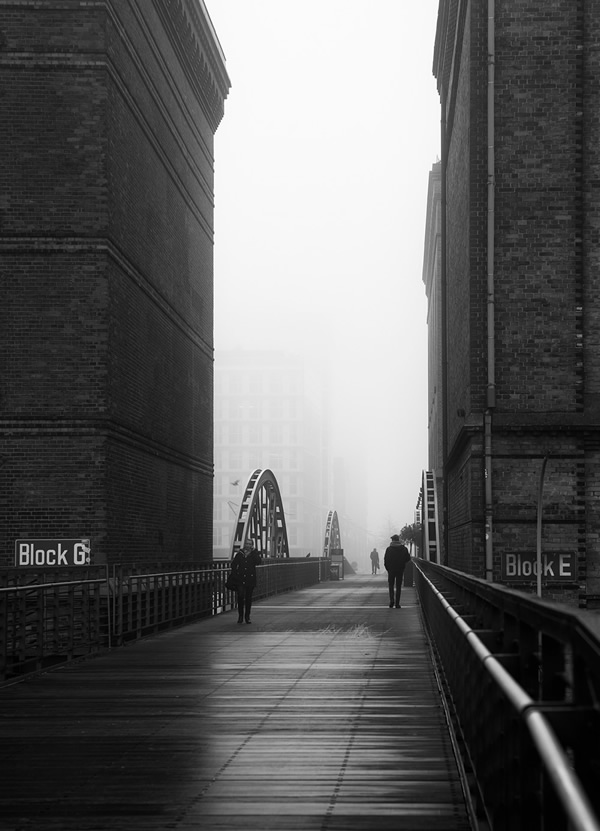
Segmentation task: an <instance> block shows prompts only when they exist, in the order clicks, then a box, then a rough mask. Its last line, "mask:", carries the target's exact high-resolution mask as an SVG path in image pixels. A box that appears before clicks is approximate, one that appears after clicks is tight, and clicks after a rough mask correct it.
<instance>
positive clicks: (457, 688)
mask: <svg viewBox="0 0 600 831" xmlns="http://www.w3.org/2000/svg"><path fill="white" fill-rule="evenodd" d="M414 563H415V566H416V567H415V583H416V587H417V591H418V594H419V601H420V604H421V608H422V610H423V615H424V618H425V621H426V625H427V628H428V631H429V634H430V637H431V641H432V645H433V647H434V651H435V653H436V655H437V657H438V658H439V664H440V667H441V675H442V678H443V681H444V685H445V686H446V692H447V694H448V696H449V699H450V701H451V708H450V709H451V712H452V713H453V715H454V720H455V726H456V728H457V735H458V737H459V745H460V746H461V748H462V750H463V752H464V755H465V757H466V767H467V769H468V770H469V771H470V772H471V776H472V781H473V782H474V801H475V803H476V805H477V810H478V813H479V815H480V816H481V817H482V818H484V819H485V821H486V822H487V823H488V824H489V826H490V828H491V829H492V831H519V830H520V829H522V831H538V829H539V831H542V829H543V831H567V829H575V831H600V824H599V823H598V820H597V816H596V814H597V813H598V811H599V809H600V794H599V789H598V781H599V778H598V776H599V773H600V705H599V701H600V697H599V696H600V616H598V615H596V614H594V613H592V612H581V611H578V610H575V609H570V608H569V607H567V606H562V605H559V604H555V603H548V602H545V601H542V600H539V599H538V598H537V597H535V596H532V595H526V594H524V593H521V592H517V591H512V590H510V589H506V588H504V587H502V586H499V585H497V584H491V583H487V582H485V581H483V580H478V579H476V578H473V577H470V576H469V575H466V574H462V573H461V572H456V571H453V570H452V569H448V568H445V567H443V566H439V565H435V564H433V563H430V562H427V561H424V560H416V561H414Z"/></svg>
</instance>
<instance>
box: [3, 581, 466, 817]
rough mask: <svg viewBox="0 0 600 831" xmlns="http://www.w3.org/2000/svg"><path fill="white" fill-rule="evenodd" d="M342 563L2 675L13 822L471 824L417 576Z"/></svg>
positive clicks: (7, 794) (6, 789)
mask: <svg viewBox="0 0 600 831" xmlns="http://www.w3.org/2000/svg"><path fill="white" fill-rule="evenodd" d="M386 595H387V584H386V581H385V578H384V577H382V576H377V577H371V576H369V577H350V578H347V579H346V580H344V581H339V582H332V583H322V584H320V585H318V586H315V587H313V588H309V589H305V590H303V591H300V592H296V593H293V594H287V595H279V596H277V597H274V598H269V599H267V600H265V601H261V602H258V603H256V604H255V606H254V609H253V614H252V620H253V622H252V624H250V625H246V624H242V625H238V623H237V614H236V613H227V614H224V615H220V616H218V617H216V618H212V619H210V620H204V621H200V622H198V623H196V624H192V625H189V626H186V627H184V628H181V629H177V630H173V631H170V632H167V633H163V634H160V635H156V636H153V637H150V638H147V639H146V640H144V641H140V642H138V643H135V644H132V645H128V646H125V647H123V648H121V649H116V650H114V651H112V652H110V653H106V654H103V655H101V656H98V657H96V658H92V659H89V660H85V661H81V662H79V663H77V664H72V665H68V666H63V667H62V668H60V669H55V670H53V671H51V672H47V673H45V674H43V675H39V676H37V677H34V678H32V679H30V680H27V681H23V682H20V683H17V684H13V685H11V686H7V687H4V688H2V689H0V713H1V724H2V727H1V732H2V735H1V736H0V760H1V770H2V779H1V787H0V829H2V831H6V830H7V829H10V831H33V830H35V831H42V830H43V831H91V830H92V829H94V831H105V829H106V831H155V829H160V831H167V830H169V831H170V829H173V830H174V831H192V829H210V830H211V831H213V830H214V831H222V830H223V829H240V831H242V829H243V831H252V830H253V829H260V831H266V829H274V830H276V831H287V829H301V831H313V829H315V830H317V829H318V831H378V829H395V831H412V829H414V830H415V831H417V829H427V831H468V829H469V828H470V825H469V822H468V818H467V812H466V808H465V805H464V800H463V796H462V790H461V785H460V780H459V776H458V772H457V766H456V764H455V761H454V757H453V753H452V747H451V742H450V738H449V733H448V730H447V728H446V724H445V719H444V713H443V709H442V706H441V701H440V697H439V694H438V691H437V687H436V683H435V677H434V673H433V668H432V663H431V658H430V655H429V650H428V646H427V641H426V638H425V635H424V632H423V627H422V623H421V618H420V612H419V608H418V606H417V605H416V599H415V595H414V590H413V589H404V590H403V595H404V596H403V601H404V605H403V608H402V609H389V608H388V607H387V597H386Z"/></svg>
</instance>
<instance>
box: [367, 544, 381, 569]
mask: <svg viewBox="0 0 600 831" xmlns="http://www.w3.org/2000/svg"><path fill="white" fill-rule="evenodd" d="M369 556H370V557H371V574H377V571H378V569H379V568H380V565H379V551H378V550H377V549H376V548H374V549H373V550H372V551H371V553H370V555H369Z"/></svg>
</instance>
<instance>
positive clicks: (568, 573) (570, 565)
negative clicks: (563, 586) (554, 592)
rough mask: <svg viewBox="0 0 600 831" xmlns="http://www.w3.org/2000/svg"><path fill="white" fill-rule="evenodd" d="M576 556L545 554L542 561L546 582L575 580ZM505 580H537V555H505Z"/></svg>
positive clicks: (543, 576)
mask: <svg viewBox="0 0 600 831" xmlns="http://www.w3.org/2000/svg"><path fill="white" fill-rule="evenodd" d="M575 563H576V560H575V555H574V554H566V553H561V554H558V553H555V552H551V553H549V554H543V555H542V560H541V566H542V578H543V579H545V580H574V579H575ZM503 566H504V567H503V573H502V579H503V580H531V579H534V578H537V574H538V570H539V569H538V561H537V557H536V555H535V554H531V553H529V552H527V553H523V552H519V553H517V554H505V555H504V558H503Z"/></svg>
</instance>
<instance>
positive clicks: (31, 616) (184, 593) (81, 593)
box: [0, 558, 329, 681]
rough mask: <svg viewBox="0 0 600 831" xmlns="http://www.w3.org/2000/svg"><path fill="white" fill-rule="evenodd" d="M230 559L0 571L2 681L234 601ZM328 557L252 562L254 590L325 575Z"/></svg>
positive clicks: (269, 591) (266, 592)
mask: <svg viewBox="0 0 600 831" xmlns="http://www.w3.org/2000/svg"><path fill="white" fill-rule="evenodd" d="M230 567H231V563H230V562H229V561H224V562H212V561H211V562H207V563H200V564H171V565H170V567H167V568H165V569H164V570H159V569H157V568H154V569H150V568H147V569H141V568H139V567H138V566H135V565H115V566H112V567H111V568H110V569H109V568H107V567H106V566H101V567H95V568H89V569H85V570H84V571H83V572H82V571H81V570H80V571H79V572H77V570H75V572H74V571H73V570H72V569H71V570H69V571H66V570H64V569H62V570H60V569H57V570H52V571H51V572H39V573H35V572H32V571H26V570H20V569H5V570H4V571H3V572H1V573H0V681H6V680H7V679H12V678H15V677H19V676H22V675H24V674H27V673H30V672H35V671H39V670H40V669H44V668H46V667H49V666H52V665H53V664H56V663H59V662H62V661H67V660H72V659H73V658H78V657H82V656H84V655H88V654H90V653H92V652H96V651H98V650H100V649H103V648H110V647H113V646H120V645H122V644H123V643H125V642H127V641H131V640H135V639H137V638H141V637H144V636H145V635H149V634H152V633H154V632H159V631H161V630H162V629H166V628H170V627H174V626H180V625H182V624H185V623H187V622H190V621H192V620H196V619H199V618H202V617H209V616H212V615H216V614H220V613H221V612H225V611H228V610H231V609H233V608H234V607H235V604H236V596H235V594H234V592H231V591H229V590H228V589H226V588H225V580H226V578H227V574H228V572H229V569H230ZM328 577H329V571H328V561H323V562H322V561H321V559H320V558H315V559H311V560H306V559H302V560H293V559H288V558H285V559H281V560H279V559H278V560H272V561H268V562H265V563H263V564H261V565H260V566H258V568H257V586H256V590H255V594H254V596H255V598H256V599H260V598H264V597H270V596H272V595H275V594H280V593H282V592H287V591H294V590H296V589H301V588H304V587H306V586H310V585H314V584H315V583H318V582H320V581H321V580H323V579H328Z"/></svg>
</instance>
